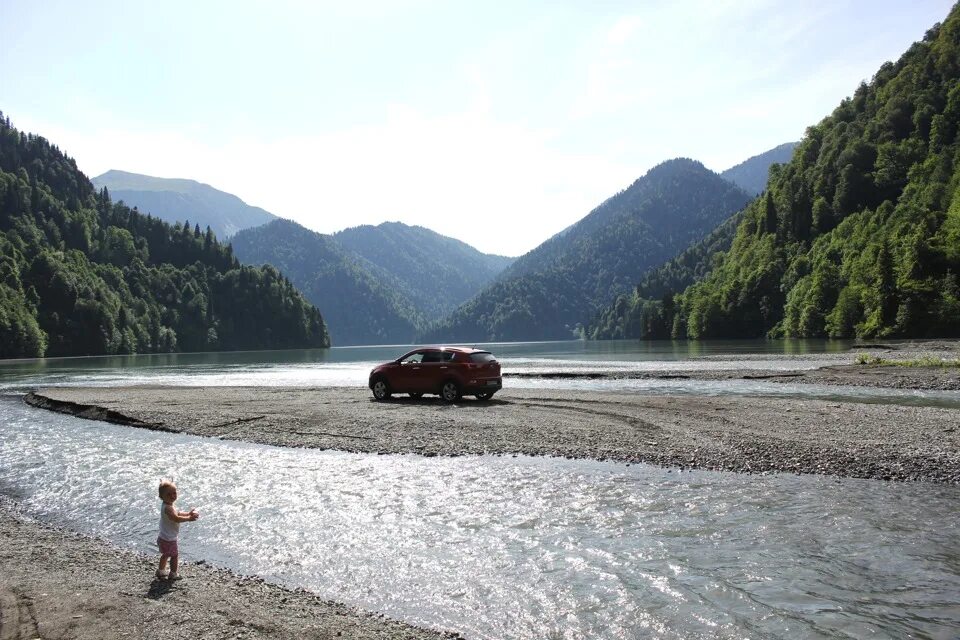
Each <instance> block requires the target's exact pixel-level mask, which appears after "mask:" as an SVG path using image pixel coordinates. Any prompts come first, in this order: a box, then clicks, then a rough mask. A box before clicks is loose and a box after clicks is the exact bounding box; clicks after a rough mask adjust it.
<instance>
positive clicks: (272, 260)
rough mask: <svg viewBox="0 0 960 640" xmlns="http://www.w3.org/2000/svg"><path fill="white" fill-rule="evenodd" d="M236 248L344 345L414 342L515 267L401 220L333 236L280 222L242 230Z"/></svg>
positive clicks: (235, 244)
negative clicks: (291, 289)
mask: <svg viewBox="0 0 960 640" xmlns="http://www.w3.org/2000/svg"><path fill="white" fill-rule="evenodd" d="M233 249H234V251H235V252H236V255H237V257H238V258H239V259H240V260H241V261H243V262H246V263H250V264H271V265H273V266H275V267H277V268H279V269H282V270H283V272H284V273H285V274H287V275H288V276H289V277H290V280H291V281H292V282H293V283H294V285H295V286H296V287H297V288H298V289H300V290H301V291H302V292H303V294H304V295H305V296H306V298H307V299H308V300H310V301H311V302H313V304H315V305H317V307H319V308H320V309H321V310H322V311H323V314H324V319H325V320H326V322H327V326H328V328H329V332H330V336H331V340H332V341H333V342H334V344H337V345H357V344H407V343H410V342H413V341H414V339H415V338H416V336H417V334H418V332H419V331H420V330H422V329H423V327H425V326H426V325H427V323H428V322H429V321H431V320H437V319H439V318H440V317H442V316H443V315H444V314H446V313H449V311H451V310H452V309H454V308H456V306H457V305H459V304H460V303H462V302H464V301H465V300H467V299H468V298H469V297H471V296H472V295H473V294H475V293H476V292H477V291H478V290H479V289H480V288H481V287H483V285H485V284H487V283H488V282H489V281H491V280H492V279H493V278H494V277H495V276H496V275H497V274H498V273H499V271H500V269H501V268H502V267H501V265H505V264H509V262H511V261H512V259H511V258H505V257H503V256H492V255H487V254H483V253H480V252H479V251H477V250H476V249H474V248H473V247H471V246H469V245H467V244H466V243H463V242H460V241H459V240H455V239H453V238H448V237H446V236H442V235H440V234H438V233H436V232H434V231H431V230H429V229H425V228H423V227H412V226H409V225H405V224H402V223H398V222H387V223H383V224H381V225H378V226H376V227H374V226H370V225H364V226H360V227H353V228H351V229H345V230H344V231H341V232H339V233H337V234H335V235H326V234H321V233H317V232H315V231H311V230H309V229H307V228H305V227H303V226H301V225H299V224H297V223H295V222H292V221H290V220H283V219H279V220H275V221H273V222H271V223H269V224H266V225H263V226H261V227H255V228H251V229H245V230H243V231H241V232H239V233H238V234H237V235H236V236H234V238H233Z"/></svg>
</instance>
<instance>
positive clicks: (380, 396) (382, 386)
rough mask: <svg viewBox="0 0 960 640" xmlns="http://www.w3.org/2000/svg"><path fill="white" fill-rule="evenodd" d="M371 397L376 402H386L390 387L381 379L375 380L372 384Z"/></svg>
mask: <svg viewBox="0 0 960 640" xmlns="http://www.w3.org/2000/svg"><path fill="white" fill-rule="evenodd" d="M373 397H374V398H376V399H377V400H387V399H389V398H390V385H389V384H387V381H386V380H384V379H383V378H377V379H376V380H374V382H373Z"/></svg>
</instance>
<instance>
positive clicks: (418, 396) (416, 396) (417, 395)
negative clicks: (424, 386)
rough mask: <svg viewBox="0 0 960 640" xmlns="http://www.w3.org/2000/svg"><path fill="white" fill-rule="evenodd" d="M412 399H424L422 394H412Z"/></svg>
mask: <svg viewBox="0 0 960 640" xmlns="http://www.w3.org/2000/svg"><path fill="white" fill-rule="evenodd" d="M410 397H411V398H413V399H414V400H419V399H420V398H422V397H423V394H422V393H411V394H410Z"/></svg>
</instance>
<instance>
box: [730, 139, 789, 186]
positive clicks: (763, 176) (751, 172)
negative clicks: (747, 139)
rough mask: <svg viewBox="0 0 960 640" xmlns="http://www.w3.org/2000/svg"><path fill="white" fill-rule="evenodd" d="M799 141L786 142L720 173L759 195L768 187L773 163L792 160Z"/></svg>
mask: <svg viewBox="0 0 960 640" xmlns="http://www.w3.org/2000/svg"><path fill="white" fill-rule="evenodd" d="M798 144H800V143H799V142H785V143H783V144H781V145H779V146H777V147H774V148H773V149H770V150H769V151H765V152H763V153H761V154H758V155H755V156H753V157H751V158H747V159H746V160H744V161H743V162H741V163H740V164H738V165H735V166H733V167H730V168H729V169H727V170H726V171H722V172H721V173H720V177H721V178H726V179H727V180H729V181H730V182H732V183H733V184H735V185H737V186H738V187H740V188H741V189H743V190H744V191H746V192H747V193H749V194H752V195H755V196H758V195H760V194H761V193H762V192H763V190H764V189H766V187H767V178H768V177H769V175H770V167H771V166H772V165H773V164H783V163H785V162H789V161H790V157H791V156H792V155H793V150H794V149H796V148H797V145H798Z"/></svg>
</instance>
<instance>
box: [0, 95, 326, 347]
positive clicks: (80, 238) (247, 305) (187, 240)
mask: <svg viewBox="0 0 960 640" xmlns="http://www.w3.org/2000/svg"><path fill="white" fill-rule="evenodd" d="M328 345H329V338H328V336H327V332H326V327H325V326H324V322H323V318H322V317H321V316H320V313H319V312H318V311H317V309H316V308H315V307H313V306H311V305H309V304H307V303H306V302H305V301H304V299H303V297H302V296H301V295H300V294H299V293H298V292H297V291H296V290H295V289H294V288H293V286H292V285H291V284H290V282H289V281H288V280H287V279H286V278H285V277H283V276H282V275H281V274H279V273H278V272H277V271H276V269H273V268H272V267H267V268H253V267H242V266H240V265H239V263H238V262H237V260H236V258H234V256H233V252H232V249H231V248H230V246H229V245H224V244H221V243H220V242H218V241H217V239H216V237H215V236H214V235H213V233H212V232H210V231H207V233H206V234H203V233H201V232H200V229H199V227H194V228H192V229H191V228H190V227H187V226H180V225H179V224H175V225H172V226H171V225H169V224H167V223H165V222H163V221H161V220H158V219H156V218H153V217H151V216H148V215H143V214H141V213H138V212H137V211H133V210H131V209H129V208H128V207H126V206H124V205H122V204H118V203H113V202H111V201H110V198H109V195H108V193H107V190H106V189H101V190H100V191H99V192H98V191H97V190H96V189H95V188H94V185H93V184H92V183H91V182H90V180H88V179H87V177H86V176H85V175H83V174H82V173H81V172H80V171H79V170H78V169H77V166H76V163H75V162H74V161H73V160H72V159H70V158H68V157H66V156H65V155H64V154H63V153H61V152H60V150H59V149H58V148H57V147H55V146H53V145H51V144H50V143H49V142H47V141H46V140H45V139H44V138H42V137H40V136H36V135H32V134H24V133H21V132H19V131H18V130H17V129H15V128H14V127H13V126H12V125H11V124H10V119H9V118H5V117H3V115H2V114H0V358H20V357H40V356H44V355H47V356H75V355H100V354H114V353H153V352H167V351H200V350H207V351H209V350H220V349H223V350H227V349H230V350H235V349H278V348H304V347H325V346H328Z"/></svg>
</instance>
